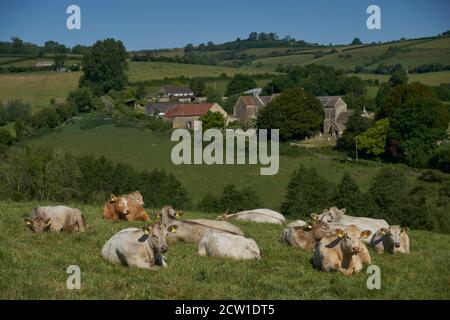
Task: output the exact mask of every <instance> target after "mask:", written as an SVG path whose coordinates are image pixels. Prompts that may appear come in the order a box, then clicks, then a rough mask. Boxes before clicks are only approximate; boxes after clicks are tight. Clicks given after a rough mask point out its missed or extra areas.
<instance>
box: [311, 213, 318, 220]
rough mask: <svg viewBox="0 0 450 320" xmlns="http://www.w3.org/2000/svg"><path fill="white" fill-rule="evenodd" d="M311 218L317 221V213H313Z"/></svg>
mask: <svg viewBox="0 0 450 320" xmlns="http://www.w3.org/2000/svg"><path fill="white" fill-rule="evenodd" d="M311 218H312V219H313V220H314V221H316V220H317V214H315V213H311Z"/></svg>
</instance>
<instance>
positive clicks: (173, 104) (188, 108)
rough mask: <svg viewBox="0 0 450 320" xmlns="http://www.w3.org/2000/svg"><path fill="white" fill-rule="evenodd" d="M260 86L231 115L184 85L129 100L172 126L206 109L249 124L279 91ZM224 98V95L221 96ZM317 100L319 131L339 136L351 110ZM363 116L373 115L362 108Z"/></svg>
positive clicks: (328, 99)
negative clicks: (141, 102)
mask: <svg viewBox="0 0 450 320" xmlns="http://www.w3.org/2000/svg"><path fill="white" fill-rule="evenodd" d="M261 92H262V89H261V88H254V89H251V90H248V91H246V92H244V95H242V96H240V97H239V99H238V100H237V102H236V103H235V105H234V108H233V114H229V113H227V112H226V111H225V110H224V109H223V108H222V107H221V106H220V104H219V103H206V98H205V97H196V96H195V94H194V92H193V91H192V90H191V89H190V88H189V87H187V86H172V85H165V86H163V87H162V88H161V89H160V91H159V93H158V94H157V95H156V96H155V97H149V98H147V101H148V103H147V105H146V106H139V105H137V104H136V103H135V101H130V104H131V105H134V107H136V108H145V113H146V114H147V115H150V116H155V117H161V118H163V119H165V120H167V121H170V122H171V123H172V125H173V128H174V129H178V128H188V129H189V128H193V123H194V121H197V120H199V119H200V117H201V116H203V115H204V114H206V113H207V112H208V111H211V112H219V113H221V114H222V115H223V117H224V119H225V123H226V124H230V123H232V122H235V121H239V122H240V123H241V124H243V125H244V126H245V127H249V126H251V125H250V124H251V123H254V122H255V120H256V119H257V117H258V114H259V113H260V112H261V110H262V109H263V108H264V107H265V106H266V105H267V104H268V103H270V102H271V101H273V100H274V99H276V98H277V97H278V95H279V94H272V95H269V96H265V95H260V94H261ZM222 99H223V101H225V100H226V99H227V98H226V97H224V98H222ZM317 99H318V100H319V101H320V103H321V104H322V106H323V111H324V122H323V132H322V133H321V134H323V135H325V136H328V137H331V138H334V139H336V138H339V137H340V136H341V135H342V134H343V133H344V131H345V129H346V126H347V122H348V120H349V117H350V115H351V114H352V112H353V110H349V109H347V104H346V102H345V101H344V100H343V98H342V97H341V96H319V97H317ZM361 116H362V117H366V118H373V117H374V114H373V113H369V112H367V111H366V110H365V108H363V112H362V114H361Z"/></svg>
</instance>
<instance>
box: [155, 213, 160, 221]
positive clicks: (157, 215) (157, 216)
mask: <svg viewBox="0 0 450 320" xmlns="http://www.w3.org/2000/svg"><path fill="white" fill-rule="evenodd" d="M159 220H161V214H160V213H159V212H158V213H157V214H156V221H159Z"/></svg>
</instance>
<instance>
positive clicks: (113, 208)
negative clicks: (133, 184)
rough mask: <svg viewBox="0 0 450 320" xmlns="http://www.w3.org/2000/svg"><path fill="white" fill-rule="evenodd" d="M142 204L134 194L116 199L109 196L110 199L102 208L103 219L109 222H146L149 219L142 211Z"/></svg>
mask: <svg viewBox="0 0 450 320" xmlns="http://www.w3.org/2000/svg"><path fill="white" fill-rule="evenodd" d="M139 195H140V193H139ZM141 197H142V196H141ZM142 203H143V201H142V199H137V198H136V192H134V193H133V194H131V195H121V196H118V197H116V196H114V195H111V199H110V200H109V201H107V202H106V203H105V206H104V207H103V218H104V219H109V220H126V221H138V220H140V221H148V220H150V219H149V217H148V214H147V213H146V212H145V211H144V207H143V206H142Z"/></svg>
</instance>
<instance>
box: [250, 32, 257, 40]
mask: <svg viewBox="0 0 450 320" xmlns="http://www.w3.org/2000/svg"><path fill="white" fill-rule="evenodd" d="M257 39H258V33H256V32H252V33H250V34H249V35H248V40H250V41H256V40H257Z"/></svg>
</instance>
